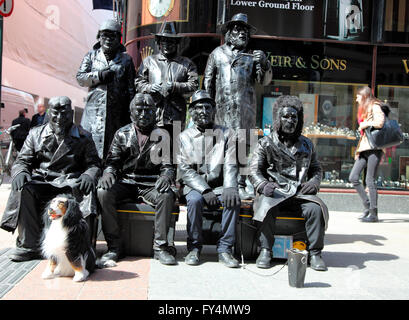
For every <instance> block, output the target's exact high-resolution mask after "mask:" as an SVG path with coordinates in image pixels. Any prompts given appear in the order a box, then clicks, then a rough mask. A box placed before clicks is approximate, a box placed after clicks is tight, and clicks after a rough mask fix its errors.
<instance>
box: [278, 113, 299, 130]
mask: <svg viewBox="0 0 409 320" xmlns="http://www.w3.org/2000/svg"><path fill="white" fill-rule="evenodd" d="M280 121H281V130H282V131H283V132H284V133H286V134H292V133H294V132H295V130H296V128H297V124H298V113H297V110H296V109H295V108H293V107H285V108H283V110H282V111H281V117H280Z"/></svg>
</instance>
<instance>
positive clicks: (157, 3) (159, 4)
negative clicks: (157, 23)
mask: <svg viewBox="0 0 409 320" xmlns="http://www.w3.org/2000/svg"><path fill="white" fill-rule="evenodd" d="M173 2H174V0H149V12H150V13H151V15H153V16H154V17H156V18H160V17H162V16H164V15H165V14H166V13H168V12H170V10H172V8H173Z"/></svg>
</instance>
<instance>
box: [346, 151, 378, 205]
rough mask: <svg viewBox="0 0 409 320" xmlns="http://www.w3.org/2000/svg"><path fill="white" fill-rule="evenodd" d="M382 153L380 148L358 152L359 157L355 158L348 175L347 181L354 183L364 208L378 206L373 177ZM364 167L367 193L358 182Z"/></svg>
mask: <svg viewBox="0 0 409 320" xmlns="http://www.w3.org/2000/svg"><path fill="white" fill-rule="evenodd" d="M382 155H383V151H382V150H368V151H363V152H361V153H360V154H359V158H358V159H357V160H355V163H354V166H353V168H352V170H351V173H350V175H349V181H350V182H351V183H352V184H353V185H354V188H355V189H356V191H357V192H358V194H359V196H360V197H361V199H362V202H363V205H364V207H365V208H366V209H377V208H378V203H377V202H378V192H377V190H376V184H375V177H376V173H377V171H378V166H379V163H380V162H381V158H382ZM365 167H366V179H365V183H366V186H367V187H368V191H369V192H368V193H369V198H368V195H367V194H366V192H365V188H364V186H363V185H362V184H361V183H360V182H359V176H360V175H361V172H362V170H364V169H365Z"/></svg>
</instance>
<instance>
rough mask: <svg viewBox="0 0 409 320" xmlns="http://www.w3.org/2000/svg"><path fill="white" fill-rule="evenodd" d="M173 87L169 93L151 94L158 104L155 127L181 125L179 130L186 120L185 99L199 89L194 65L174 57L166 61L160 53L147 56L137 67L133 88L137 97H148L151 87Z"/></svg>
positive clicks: (186, 60)
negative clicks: (155, 85)
mask: <svg viewBox="0 0 409 320" xmlns="http://www.w3.org/2000/svg"><path fill="white" fill-rule="evenodd" d="M167 82H172V83H174V88H173V91H172V92H170V93H168V92H161V93H156V94H153V95H152V96H153V98H154V99H155V101H156V102H157V103H158V104H157V106H158V114H157V119H156V120H157V125H158V126H159V127H162V126H164V125H169V124H172V123H173V121H175V120H176V121H181V122H182V128H183V127H184V123H185V119H186V98H188V97H190V96H191V95H192V94H193V92H195V91H196V90H197V89H198V87H199V82H198V75H197V68H196V65H195V64H194V63H193V62H192V61H191V60H190V59H188V58H186V57H181V56H177V57H175V58H173V59H171V60H168V59H167V58H166V57H165V56H164V55H162V54H161V53H159V54H155V55H152V56H149V57H147V58H145V60H143V62H142V64H141V65H140V67H139V70H138V73H137V76H136V79H135V88H136V91H137V92H139V93H151V87H152V85H153V84H163V85H165V84H166V83H167Z"/></svg>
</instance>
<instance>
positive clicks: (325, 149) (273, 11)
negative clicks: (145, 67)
mask: <svg viewBox="0 0 409 320" xmlns="http://www.w3.org/2000/svg"><path fill="white" fill-rule="evenodd" d="M244 2H246V3H247V2H248V1H230V0H229V1H224V0H208V1H202V0H173V1H170V3H171V7H169V8H168V9H167V10H168V11H166V12H165V13H163V14H162V13H155V12H153V14H152V13H150V11H149V8H148V6H149V3H150V2H149V1H146V0H140V1H137V0H129V1H128V2H127V8H128V10H127V29H126V47H127V50H128V53H130V54H131V55H132V57H133V58H134V61H135V64H136V66H139V64H140V62H141V61H142V60H143V59H144V58H145V57H146V56H148V55H150V54H153V53H154V52H157V48H156V45H155V41H154V37H153V34H154V33H155V32H157V31H158V29H159V28H160V24H161V23H162V21H164V20H168V21H169V20H172V21H175V22H176V24H177V27H178V29H179V32H180V33H184V34H185V35H186V37H185V38H184V40H183V41H182V43H181V45H180V54H181V55H184V56H187V57H189V58H191V59H192V60H193V61H194V62H195V63H196V64H197V66H198V71H199V75H200V79H201V80H202V78H203V72H204V68H205V66H206V62H207V57H208V55H209V54H210V52H211V51H212V50H213V49H214V48H216V47H217V46H219V45H220V44H221V43H222V41H223V38H222V36H221V35H220V33H218V31H219V28H218V25H219V24H220V23H223V22H225V21H227V20H229V19H230V17H231V16H232V15H233V14H234V13H237V12H244V13H247V14H248V16H249V22H250V23H252V24H254V25H256V26H257V27H259V33H258V34H256V35H255V36H253V37H252V39H251V42H250V48H251V49H253V50H254V49H260V50H263V51H264V52H265V53H266V55H267V57H268V59H269V61H270V63H271V65H272V68H273V80H272V82H271V83H270V84H269V85H267V86H261V85H256V93H257V101H258V110H257V124H258V126H259V128H260V129H261V130H260V131H264V132H265V133H268V132H269V129H270V127H271V124H272V121H273V119H272V112H271V111H272V105H273V103H274V101H275V99H276V98H277V97H278V96H279V95H282V94H290V95H296V96H298V97H299V98H300V99H301V100H302V101H303V103H304V108H305V111H304V113H305V119H304V123H305V128H304V134H305V135H306V136H308V137H309V138H310V139H312V141H313V142H314V144H315V145H316V148H317V152H318V156H319V160H320V161H321V164H322V167H323V182H322V188H342V189H344V188H348V189H349V188H352V185H351V184H350V183H349V182H348V176H349V173H350V171H351V168H352V166H353V163H354V153H355V149H356V146H357V143H358V140H359V133H358V132H357V127H358V123H357V119H356V116H357V107H358V106H357V104H356V101H355V99H356V93H357V91H358V89H359V88H361V87H363V86H370V87H372V88H374V89H375V95H376V96H377V97H379V98H380V99H381V100H383V101H386V102H387V103H388V104H389V105H390V107H391V109H392V113H391V116H390V117H392V118H394V119H397V120H398V122H399V123H400V125H401V128H402V131H403V132H404V133H405V134H406V136H407V133H408V132H409V43H408V39H409V36H408V34H409V24H408V23H406V21H409V20H408V19H407V17H409V0H405V1H394V0H381V1H380V2H379V3H378V2H377V3H373V2H372V1H368V0H336V1H335V0H334V1H332V0H331V1H323V2H322V3H321V2H320V3H318V2H316V1H312V0H303V1H300V2H299V3H298V4H293V3H292V2H289V3H290V4H289V6H290V7H289V8H284V7H283V6H282V8H279V5H278V4H277V2H276V1H267V0H266V1H262V2H260V3H263V4H264V5H263V6H264V7H263V8H261V7H258V8H257V7H255V6H246V5H243V3H244ZM301 2H302V3H301ZM257 4H259V2H257ZM275 4H276V5H275ZM375 4H376V5H375ZM203 12H205V13H206V14H203ZM155 14H157V15H159V14H162V16H160V17H155ZM273 16H274V17H275V19H271V17H273ZM268 17H270V18H268ZM266 19H268V21H267V20H266ZM312 20H313V21H314V23H313V24H311V23H310V22H311V21H312ZM275 24H277V25H278V26H281V28H282V27H283V26H285V27H286V28H285V29H282V30H281V29H280V28H276V27H274V28H273V26H275ZM270 25H271V27H269V26H270ZM378 26H381V27H380V28H379V27H378ZM378 29H379V30H380V31H378ZM377 185H378V188H379V189H385V190H400V191H402V190H406V189H409V141H408V140H405V141H404V142H403V143H402V144H401V145H400V146H399V147H394V148H389V149H387V150H386V153H385V155H384V157H383V159H382V162H381V164H380V167H379V179H378V181H377Z"/></svg>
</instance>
